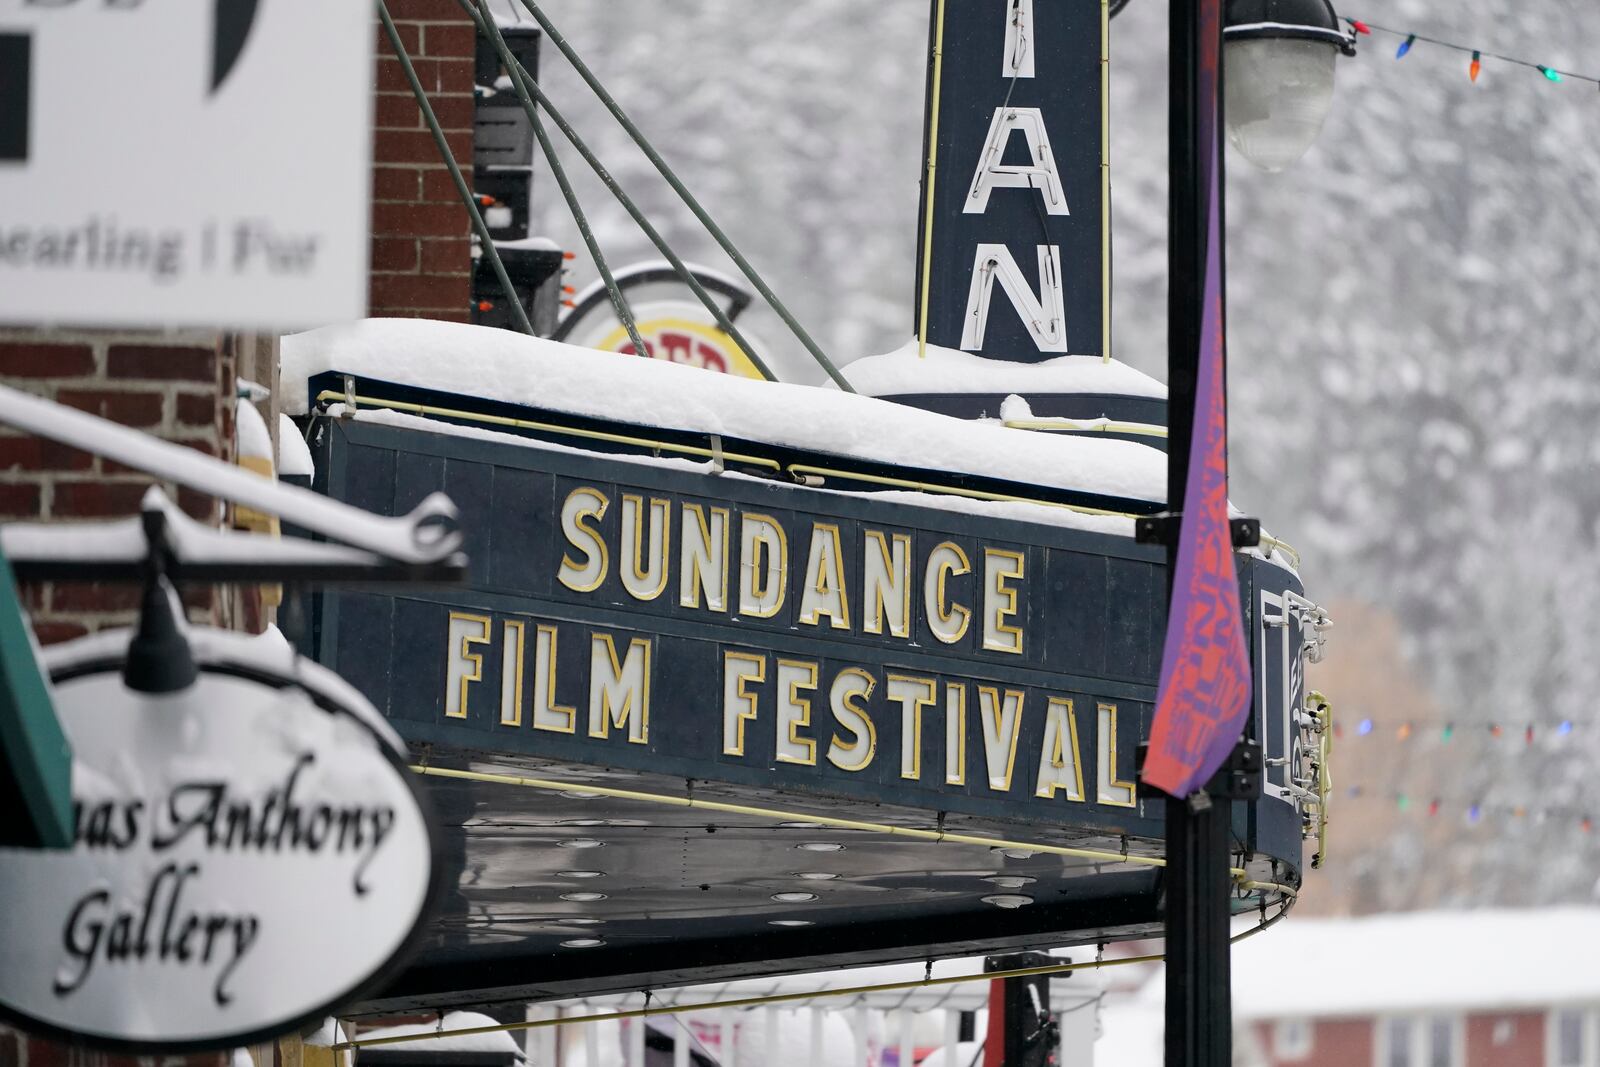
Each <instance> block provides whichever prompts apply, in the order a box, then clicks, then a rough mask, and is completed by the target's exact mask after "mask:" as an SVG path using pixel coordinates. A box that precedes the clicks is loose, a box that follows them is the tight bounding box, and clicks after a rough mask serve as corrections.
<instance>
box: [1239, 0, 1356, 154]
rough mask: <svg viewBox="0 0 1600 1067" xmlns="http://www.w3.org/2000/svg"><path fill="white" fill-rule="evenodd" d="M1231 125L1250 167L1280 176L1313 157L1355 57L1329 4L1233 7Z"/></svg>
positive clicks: (1294, 0)
mask: <svg viewBox="0 0 1600 1067" xmlns="http://www.w3.org/2000/svg"><path fill="white" fill-rule="evenodd" d="M1222 38H1223V63H1224V65H1225V71H1224V81H1223V83H1224V86H1225V93H1226V99H1225V100H1224V101H1223V118H1224V124H1225V126H1226V128H1227V131H1228V140H1229V141H1230V142H1232V144H1233V146H1234V147H1235V148H1237V149H1238V150H1239V152H1240V153H1241V154H1242V155H1243V156H1244V157H1245V158H1246V159H1248V160H1249V161H1250V162H1251V163H1254V164H1255V165H1256V166H1258V167H1260V168H1261V169H1263V170H1267V171H1273V172H1276V171H1280V170H1283V168H1285V167H1287V166H1288V165H1289V164H1291V163H1293V162H1294V161H1295V160H1297V159H1299V158H1300V157H1301V156H1303V155H1305V154H1306V150H1307V149H1309V148H1310V147H1311V145H1312V142H1314V141H1315V140H1316V139H1317V135H1318V134H1319V133H1320V132H1322V123H1323V120H1325V119H1326V118H1327V117H1328V110H1329V108H1330V107H1331V105H1332V103H1333V76H1334V65H1335V63H1336V62H1337V61H1338V58H1339V55H1340V54H1341V53H1343V54H1345V55H1354V54H1355V42H1354V38H1353V36H1351V35H1349V34H1346V33H1345V32H1344V31H1343V30H1342V29H1340V27H1339V16H1338V15H1337V14H1336V13H1335V12H1334V10H1333V4H1332V3H1331V2H1330V0H1227V8H1226V14H1225V24H1224V27H1223V31H1222Z"/></svg>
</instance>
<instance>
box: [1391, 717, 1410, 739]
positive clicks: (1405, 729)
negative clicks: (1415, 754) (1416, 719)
mask: <svg viewBox="0 0 1600 1067" xmlns="http://www.w3.org/2000/svg"><path fill="white" fill-rule="evenodd" d="M1394 735H1395V737H1397V738H1399V739H1400V740H1402V741H1404V740H1406V739H1407V738H1409V737H1410V736H1411V724H1410V723H1408V722H1403V723H1401V724H1400V726H1399V728H1398V729H1397V730H1395V732H1394Z"/></svg>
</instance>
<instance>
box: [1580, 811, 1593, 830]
mask: <svg viewBox="0 0 1600 1067" xmlns="http://www.w3.org/2000/svg"><path fill="white" fill-rule="evenodd" d="M1578 825H1580V826H1581V827H1583V832H1584V833H1589V832H1590V831H1591V830H1593V829H1594V820H1593V819H1591V818H1589V816H1587V815H1585V816H1584V817H1583V822H1581V823H1579V824H1578Z"/></svg>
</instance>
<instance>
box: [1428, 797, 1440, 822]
mask: <svg viewBox="0 0 1600 1067" xmlns="http://www.w3.org/2000/svg"><path fill="white" fill-rule="evenodd" d="M1437 814H1439V802H1438V801H1437V800H1430V801H1428V818H1430V819H1431V818H1433V817H1434V816H1435V815H1437Z"/></svg>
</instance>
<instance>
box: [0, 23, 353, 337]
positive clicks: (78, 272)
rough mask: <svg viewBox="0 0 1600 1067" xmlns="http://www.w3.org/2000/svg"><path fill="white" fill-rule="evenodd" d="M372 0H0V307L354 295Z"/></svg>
mask: <svg viewBox="0 0 1600 1067" xmlns="http://www.w3.org/2000/svg"><path fill="white" fill-rule="evenodd" d="M374 39H375V33H374V31H373V16H372V5H371V4H359V3H328V2H327V0H241V2H232V0H230V2H223V0H163V2H157V0H0V322H5V323H40V322H48V323H69V324H75V325H85V326H202V327H236V328H262V329H273V328H285V329H286V328H290V327H303V326H315V325H321V324H323V323H326V322H329V321H335V320H341V319H349V318H359V317H360V316H362V315H364V314H366V300H367V259H368V236H369V235H368V229H369V226H368V222H369V219H368V215H369V195H370V194H369V186H370V184H371V181H372V177H371V167H372V47H373V41H374Z"/></svg>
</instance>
